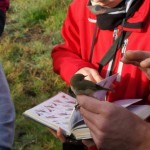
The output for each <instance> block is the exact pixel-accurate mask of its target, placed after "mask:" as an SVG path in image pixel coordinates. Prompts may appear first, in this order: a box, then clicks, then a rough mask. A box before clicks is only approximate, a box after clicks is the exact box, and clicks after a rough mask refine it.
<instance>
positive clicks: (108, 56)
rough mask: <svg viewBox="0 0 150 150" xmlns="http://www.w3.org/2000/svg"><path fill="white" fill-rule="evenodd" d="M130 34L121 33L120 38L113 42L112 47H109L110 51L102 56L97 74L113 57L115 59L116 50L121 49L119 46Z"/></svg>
mask: <svg viewBox="0 0 150 150" xmlns="http://www.w3.org/2000/svg"><path fill="white" fill-rule="evenodd" d="M130 34H131V32H129V31H122V32H121V34H120V36H119V37H118V38H117V39H116V40H115V42H114V43H113V45H112V46H111V47H110V49H109V50H108V51H107V53H106V54H105V55H104V57H103V58H102V59H101V61H100V62H99V72H101V70H102V68H103V67H104V66H105V65H106V64H107V63H108V62H109V61H110V60H111V59H113V57H114V58H115V55H116V52H117V50H118V49H119V48H120V47H121V45H122V44H123V42H124V39H126V38H127V37H128V36H129V35H130Z"/></svg>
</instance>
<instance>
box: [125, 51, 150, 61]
mask: <svg viewBox="0 0 150 150" xmlns="http://www.w3.org/2000/svg"><path fill="white" fill-rule="evenodd" d="M124 57H125V58H126V59H127V60H129V61H142V60H144V59H146V58H149V57H150V52H144V51H139V50H137V51H131V50H129V51H127V52H126V53H125V55H124Z"/></svg>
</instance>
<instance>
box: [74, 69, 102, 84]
mask: <svg viewBox="0 0 150 150" xmlns="http://www.w3.org/2000/svg"><path fill="white" fill-rule="evenodd" d="M78 73H79V74H80V73H81V74H83V75H85V76H86V75H87V77H85V79H86V80H90V81H92V82H94V83H98V82H100V81H101V80H102V79H103V78H102V77H101V76H100V75H99V73H98V71H97V70H96V69H93V68H89V67H84V68H81V69H79V70H78V71H77V72H76V73H75V74H78Z"/></svg>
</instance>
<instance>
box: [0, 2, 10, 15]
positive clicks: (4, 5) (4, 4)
mask: <svg viewBox="0 0 150 150" xmlns="http://www.w3.org/2000/svg"><path fill="white" fill-rule="evenodd" d="M8 8H9V0H0V9H1V10H2V11H3V12H4V13H6V11H7V9H8Z"/></svg>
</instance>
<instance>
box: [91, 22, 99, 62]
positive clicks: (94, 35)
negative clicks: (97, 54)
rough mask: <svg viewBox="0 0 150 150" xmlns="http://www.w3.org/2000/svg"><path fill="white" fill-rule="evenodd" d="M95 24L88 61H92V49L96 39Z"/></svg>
mask: <svg viewBox="0 0 150 150" xmlns="http://www.w3.org/2000/svg"><path fill="white" fill-rule="evenodd" d="M97 27H98V26H97V24H96V25H95V28H94V34H93V39H92V45H91V49H90V58H89V62H90V63H91V62H92V56H93V51H94V45H95V41H96V31H97Z"/></svg>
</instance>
